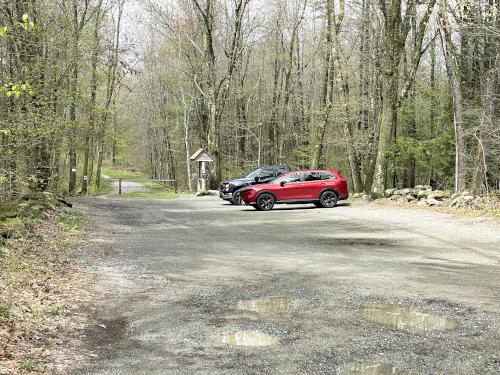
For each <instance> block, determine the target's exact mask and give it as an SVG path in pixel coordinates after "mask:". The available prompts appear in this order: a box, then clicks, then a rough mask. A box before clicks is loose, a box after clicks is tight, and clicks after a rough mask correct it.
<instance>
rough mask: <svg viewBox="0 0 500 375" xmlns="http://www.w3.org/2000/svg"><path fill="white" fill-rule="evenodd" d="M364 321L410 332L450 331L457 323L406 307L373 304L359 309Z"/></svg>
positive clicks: (428, 312) (437, 315)
mask: <svg viewBox="0 0 500 375" xmlns="http://www.w3.org/2000/svg"><path fill="white" fill-rule="evenodd" d="M361 316H363V318H365V319H366V320H369V321H371V322H375V323H378V324H380V325H383V326H385V327H390V328H396V329H401V330H412V331H451V330H454V329H456V328H457V326H458V324H457V321H456V320H454V319H450V318H446V317H444V316H441V315H439V314H436V313H433V312H430V311H422V310H417V309H414V308H411V307H409V306H406V305H396V304H373V305H368V306H364V307H362V308H361Z"/></svg>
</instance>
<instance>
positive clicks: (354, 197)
mask: <svg viewBox="0 0 500 375" xmlns="http://www.w3.org/2000/svg"><path fill="white" fill-rule="evenodd" d="M361 197H363V193H354V194H353V195H352V199H360V198H361Z"/></svg>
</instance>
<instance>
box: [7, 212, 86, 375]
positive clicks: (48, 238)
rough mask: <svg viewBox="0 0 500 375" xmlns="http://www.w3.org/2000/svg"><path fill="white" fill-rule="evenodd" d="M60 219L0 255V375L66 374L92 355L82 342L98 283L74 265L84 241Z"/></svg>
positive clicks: (50, 218) (52, 216)
mask: <svg viewBox="0 0 500 375" xmlns="http://www.w3.org/2000/svg"><path fill="white" fill-rule="evenodd" d="M59 216H60V212H47V214H46V219H45V220H44V221H43V222H41V223H39V224H37V225H35V226H34V227H32V228H30V229H29V231H28V232H27V233H26V234H25V235H23V236H22V237H19V238H14V239H11V240H9V242H8V243H7V244H6V246H5V247H4V248H3V249H2V251H1V252H0V362H1V366H0V374H25V373H28V372H36V373H37V374H58V373H61V374H62V373H67V368H68V366H70V365H72V364H74V363H76V362H78V361H79V360H81V359H83V358H84V357H85V356H86V355H88V353H85V352H84V351H83V350H82V348H81V346H82V344H81V336H82V332H83V330H84V328H85V327H86V326H87V325H88V321H89V319H90V314H89V313H87V311H88V307H89V305H91V304H92V302H93V301H94V299H95V296H94V295H93V292H92V289H91V285H92V284H93V282H94V281H93V278H92V276H91V275H89V274H87V273H85V272H83V271H81V270H80V269H78V267H77V265H76V262H75V261H74V260H71V259H72V258H71V257H70V256H71V255H72V254H74V253H76V252H77V251H78V249H82V248H84V247H83V241H82V239H81V236H75V235H74V233H68V231H67V230H65V227H64V226H61V225H60V222H59ZM77 353H78V354H77Z"/></svg>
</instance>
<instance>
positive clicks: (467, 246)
mask: <svg viewBox="0 0 500 375" xmlns="http://www.w3.org/2000/svg"><path fill="white" fill-rule="evenodd" d="M82 208H83V209H84V210H85V211H86V212H87V213H89V214H90V216H91V223H90V225H91V230H92V232H93V236H94V237H93V240H92V241H94V242H95V243H96V245H97V244H99V246H101V247H104V248H105V250H106V251H105V252H104V253H103V254H102V255H99V256H93V257H90V256H88V257H85V258H84V259H83V261H84V262H85V264H86V266H87V267H88V269H90V270H91V271H92V272H93V273H95V275H96V280H97V281H96V284H95V288H96V290H97V291H98V292H99V293H100V295H101V296H102V298H101V300H102V306H101V308H100V309H99V310H98V311H97V312H96V318H97V319H98V320H99V322H98V324H96V325H95V326H92V327H89V328H88V332H87V335H86V336H87V337H86V340H87V345H88V347H89V348H90V349H91V350H93V351H94V352H95V353H96V356H95V357H94V359H93V360H92V361H91V363H89V364H88V366H87V367H85V368H80V369H76V370H75V371H74V373H75V374H106V375H108V374H194V373H196V374H271V373H272V374H406V373H410V374H499V373H500V272H499V271H500V263H499V261H500V231H499V226H498V225H497V224H494V223H488V222H478V221H472V220H465V219H457V218H453V217H451V216H448V215H445V214H438V213H432V212H424V211H419V210H412V209H397V208H374V207H373V206H370V205H366V206H349V205H348V204H342V205H340V206H339V207H336V208H334V209H318V208H315V207H314V206H312V205H304V206H277V207H276V208H275V210H273V211H271V212H258V211H255V210H254V209H253V208H248V207H235V206H231V205H229V204H227V203H223V202H222V201H220V200H219V199H217V198H214V197H204V198H184V199H174V200H165V201H145V200H136V201H132V200H112V199H94V200H87V201H85V202H84V203H82Z"/></svg>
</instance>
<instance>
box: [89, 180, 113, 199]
mask: <svg viewBox="0 0 500 375" xmlns="http://www.w3.org/2000/svg"><path fill="white" fill-rule="evenodd" d="M112 191H113V183H112V181H111V180H109V179H106V178H101V187H100V188H97V186H95V185H90V186H89V195H92V196H96V195H104V194H109V193H111V192H112Z"/></svg>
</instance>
